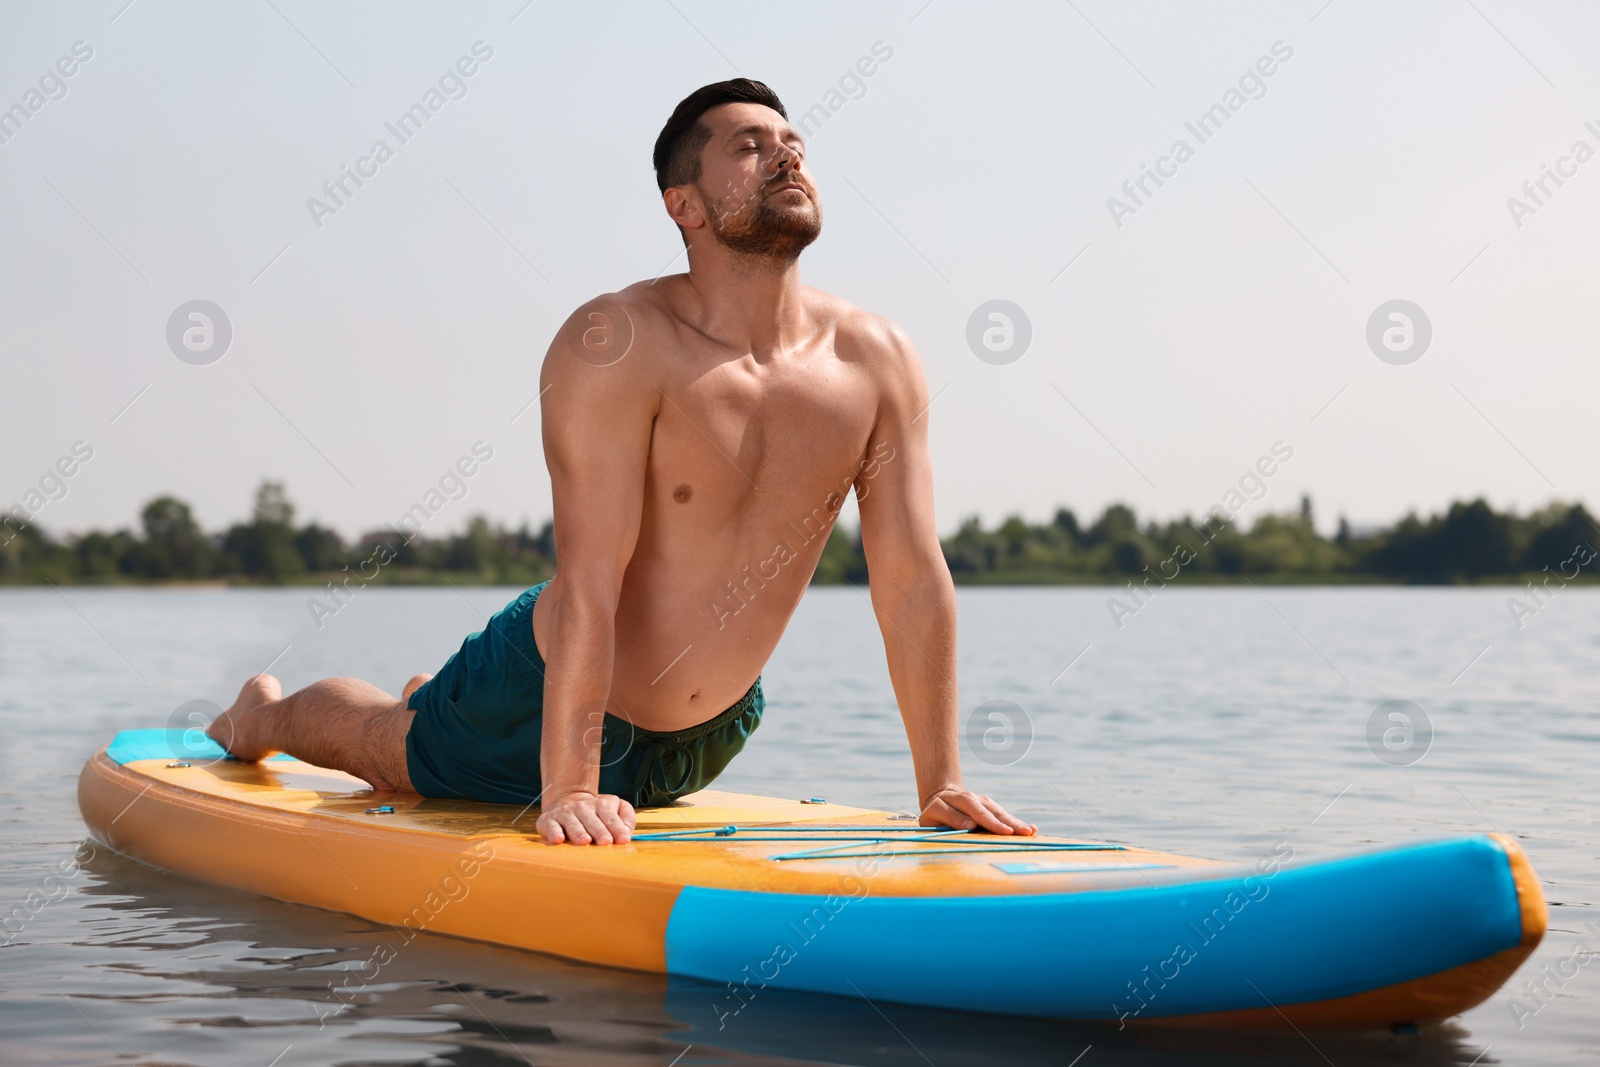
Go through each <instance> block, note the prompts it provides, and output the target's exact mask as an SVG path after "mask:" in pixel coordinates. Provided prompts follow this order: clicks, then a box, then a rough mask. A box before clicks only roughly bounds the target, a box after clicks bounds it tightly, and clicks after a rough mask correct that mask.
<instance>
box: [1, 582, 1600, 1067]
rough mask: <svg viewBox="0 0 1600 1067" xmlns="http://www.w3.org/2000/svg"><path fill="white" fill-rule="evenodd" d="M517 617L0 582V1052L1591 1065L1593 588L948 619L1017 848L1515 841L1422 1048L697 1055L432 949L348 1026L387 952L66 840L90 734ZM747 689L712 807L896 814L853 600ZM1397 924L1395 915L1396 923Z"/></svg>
mask: <svg viewBox="0 0 1600 1067" xmlns="http://www.w3.org/2000/svg"><path fill="white" fill-rule="evenodd" d="M516 592H517V590H511V589H471V590H462V591H456V590H453V589H444V590H433V589H426V590H424V589H401V590H378V589H368V590H364V591H362V592H361V593H360V594H359V595H358V596H357V597H356V599H355V600H353V601H352V602H350V603H349V604H348V605H346V606H345V607H344V608H343V609H342V610H341V611H340V612H339V613H338V614H337V615H335V616H333V617H331V618H325V619H323V620H322V622H323V626H322V628H321V629H320V630H319V629H317V628H316V627H315V626H314V625H313V623H312V619H311V615H310V613H309V611H308V610H307V608H306V591H304V590H301V591H294V590H281V591H280V590H271V591H233V590H227V591H224V590H193V591H166V590H159V591H147V590H94V589H76V588H67V589H63V590H61V591H59V592H57V591H53V590H51V589H48V588H46V589H43V590H10V591H3V592H0V742H3V743H0V801H3V804H4V821H3V829H0V849H3V855H0V904H3V907H0V913H5V914H8V915H10V916H11V919H10V921H9V923H8V924H7V927H6V929H5V931H3V932H0V945H3V947H0V1062H3V1063H5V1064H7V1065H15V1067H31V1065H33V1064H65V1063H70V1064H119V1063H136V1064H152V1065H153V1064H163V1065H166V1064H206V1065H219V1067H220V1065H229V1067H232V1065H238V1067H296V1065H303V1064H335V1063H338V1064H455V1065H460V1067H468V1065H471V1067H488V1065H501V1064H504V1065H514V1064H526V1063H534V1064H541V1065H542V1064H569V1063H570V1064H580V1063H581V1064H591V1063H601V1064H617V1065H622V1064H630V1065H631V1064H658V1065H668V1064H673V1063H676V1064H682V1065H688V1064H699V1063H774V1064H776V1063H818V1062H824V1063H847V1064H874V1065H877V1064H884V1065H889V1064H932V1065H937V1067H956V1065H965V1064H990V1063H993V1064H1001V1063H1004V1064H1026V1063H1055V1064H1068V1063H1072V1062H1074V1057H1078V1056H1080V1055H1081V1057H1082V1058H1081V1060H1078V1061H1076V1062H1078V1063H1080V1064H1081V1067H1102V1065H1107V1067H1108V1065H1111V1064H1160V1065H1168V1064H1171V1065H1178V1064H1185V1065H1187V1064H1232V1063H1241V1064H1242V1063H1250V1064H1268V1063H1285V1064H1290V1063H1294V1064H1299V1063H1305V1064H1327V1063H1332V1064H1337V1065H1339V1067H1345V1065H1349V1064H1365V1063H1386V1064H1387V1063H1392V1062H1396V1061H1403V1062H1406V1063H1414V1064H1460V1065H1468V1064H1485V1065H1487V1064H1519V1065H1520V1064H1567V1063H1573V1062H1579V1061H1583V1060H1591V1061H1592V1060H1595V1059H1597V1058H1600V957H1597V958H1595V959H1590V958H1589V957H1588V956H1587V955H1586V954H1584V953H1583V952H1581V951H1580V952H1578V953H1577V955H1576V956H1575V955H1574V950H1575V948H1578V947H1579V946H1580V945H1581V944H1582V943H1583V942H1584V941H1585V939H1587V943H1588V944H1589V945H1592V946H1593V947H1594V948H1596V949H1597V950H1600V908H1597V904H1600V858H1597V857H1600V817H1597V814H1596V810H1597V801H1600V789H1597V787H1596V780H1597V779H1596V774H1595V770H1596V763H1597V757H1600V719H1597V717H1596V714H1595V711H1596V708H1600V590H1586V589H1579V588H1572V589H1565V590H1561V591H1559V592H1558V593H1556V594H1555V595H1554V596H1553V597H1550V598H1549V599H1548V601H1547V602H1546V603H1544V604H1543V605H1542V606H1541V607H1539V609H1538V611H1537V612H1536V613H1534V614H1532V615H1529V614H1526V613H1522V615H1521V617H1520V619H1519V618H1516V617H1514V616H1513V614H1512V612H1511V611H1510V610H1509V608H1508V606H1507V597H1508V596H1509V595H1511V594H1512V593H1513V592H1514V590H1511V589H1494V588H1487V589H1389V588H1357V589H1299V588H1295V589H1280V588H1275V587H1263V588H1261V589H1255V588H1250V587H1243V588H1238V589H1232V588H1230V589H1177V588H1169V589H1167V590H1163V591H1161V592H1160V593H1159V594H1158V595H1157V596H1155V597H1154V598H1153V599H1152V600H1150V601H1149V602H1148V603H1146V604H1145V605H1144V606H1142V607H1141V608H1140V609H1139V610H1138V611H1137V612H1136V613H1135V614H1133V615H1128V614H1126V613H1121V616H1120V619H1118V618H1114V616H1113V613H1112V612H1111V611H1110V610H1108V606H1107V597H1108V594H1110V593H1111V592H1112V591H1111V590H1107V589H1060V588H1048V589H1046V588H1038V589H962V590H961V591H960V592H959V603H960V625H961V639H960V647H961V658H960V690H961V706H962V709H963V717H964V719H965V718H967V717H969V716H972V715H974V714H981V715H982V716H983V719H982V720H981V722H980V724H979V728H978V729H977V730H975V731H974V732H973V733H972V734H971V735H970V737H969V740H968V742H967V748H968V751H967V752H966V754H965V769H966V775H967V782H968V785H969V786H970V787H972V788H975V789H979V790H981V791H983V792H987V793H989V794H990V795H991V796H994V797H996V798H998V799H1001V800H1002V801H1004V802H1005V803H1006V804H1007V805H1008V806H1010V807H1011V808H1012V809H1013V810H1014V811H1017V812H1018V813H1020V814H1023V815H1024V816H1025V817H1028V818H1029V819H1031V821H1034V822H1037V823H1039V824H1040V826H1041V828H1042V829H1043V830H1045V831H1046V832H1052V833H1060V834H1070V835H1076V836H1082V837H1093V838H1102V837H1103V838H1108V839H1110V840H1113V841H1119V842H1129V843H1134V844H1138V845H1142V846H1149V847H1154V848H1159V849H1166V850H1170V851H1176V852H1183V853H1189V854H1195V855H1204V856H1213V857H1217V858H1222V859H1240V860H1250V859H1254V858H1257V857H1261V856H1266V855H1269V854H1270V853H1271V852H1272V850H1273V848H1274V846H1275V845H1276V844H1277V843H1279V842H1284V841H1287V842H1290V843H1291V844H1292V846H1293V848H1294V850H1295V854H1296V855H1297V856H1316V855H1329V854H1335V853H1338V852H1341V851H1349V850H1355V849H1361V848H1365V847H1369V846H1371V845H1373V844H1378V843H1396V842H1403V841H1407V840H1411V839H1414V838H1418V837H1426V836H1435V835H1439V834H1444V833H1461V832H1477V831H1486V830H1490V829H1496V830H1499V831H1502V832H1504V833H1507V834H1510V835H1512V836H1514V837H1515V838H1517V839H1518V840H1519V841H1521V843H1522V844H1523V846H1524V848H1525V849H1526V850H1527V851H1528V853H1529V855H1530V857H1531V858H1532V860H1533V862H1534V864H1535V866H1536V867H1537V868H1538V870H1539V872H1540V874H1541V876H1542V877H1543V879H1544V881H1545V892H1546V895H1547V896H1548V897H1549V899H1550V902H1551V910H1550V916H1551V929H1550V933H1549V934H1548V935H1547V937H1546V938H1545V940H1544V943H1543V944H1542V945H1541V946H1540V949H1539V951H1538V953H1537V954H1536V955H1535V957H1534V958H1533V959H1532V960H1531V961H1530V962H1529V963H1528V964H1525V965H1524V968H1523V970H1522V971H1521V972H1519V973H1518V975H1517V976H1516V977H1515V978H1514V979H1513V980H1512V983H1511V984H1510V985H1509V986H1508V987H1507V989H1505V990H1502V991H1501V992H1500V993H1499V994H1497V995H1495V996H1494V997H1492V998H1491V999H1490V1000H1488V1001H1487V1002H1486V1003H1484V1004H1483V1005H1481V1006H1480V1007H1478V1008H1476V1009H1474V1010H1473V1011H1471V1012H1468V1013H1467V1014H1466V1015H1464V1016H1461V1017H1460V1018H1457V1019H1455V1020H1452V1021H1450V1022H1448V1023H1446V1024H1444V1025H1441V1026H1437V1027H1429V1028H1425V1029H1424V1030H1423V1031H1422V1033H1420V1034H1417V1035H1392V1034H1372V1035H1357V1036H1337V1035H1323V1034H1311V1035H1301V1034H1296V1033H1288V1034H1283V1035H1266V1036H1248V1035H1234V1034H1210V1035H1206V1034H1185V1033H1172V1032H1157V1031H1135V1030H1130V1031H1126V1032H1118V1031H1117V1030H1116V1029H1114V1028H1113V1027H1107V1026H1098V1025H1071V1024H1055V1023H1044V1022H1037V1021H1018V1020H1015V1019H1000V1018H992V1017H984V1016H978V1015H962V1014H959V1013H941V1012H933V1011H923V1010H918V1009H913V1008H904V1007H898V1006H893V1005H881V1004H880V1005H871V1004H867V1003H864V1002H860V1001H851V1000H844V999H835V998H829V997H818V996H801V995H788V994H778V993H775V992H771V991H764V992H763V994H762V995H761V996H760V997H759V998H757V999H756V1000H755V1001H753V1002H752V1003H751V1004H750V1005H749V1006H748V1007H747V1008H746V1009H745V1010H744V1011H743V1012H741V1013H740V1014H739V1016H738V1017H737V1019H735V1020H732V1021H731V1022H730V1024H729V1025H728V1026H727V1027H725V1028H724V1029H721V1030H718V1029H717V1028H716V1026H715V1018H714V1016H713V1015H712V1014H711V1012H710V1010H709V1008H708V1004H709V1003H710V999H709V998H708V997H707V995H706V993H705V991H704V990H703V989H699V988H696V987H694V986H692V984H681V983H677V982H672V983H669V982H668V981H667V980H665V979H662V978H657V977H652V976H647V975H638V974H630V973H623V972H615V971H609V970H605V969H602V968H594V967H587V966H583V965H579V964H574V963H569V962H565V961H561V960H556V959H550V958H546V957H542V956H538V955H535V954H532V953H526V952H519V951H512V950H505V949H498V948H494V947H490V946H485V945H481V944H475V943H471V942H466V941H460V940H455V939H452V938H448V937H443V936H435V935H431V934H424V935H421V936H419V937H418V938H416V940H414V941H412V942H411V943H409V944H408V945H407V946H406V948H405V950H404V951H403V952H401V953H399V954H398V958H397V959H395V960H394V961H393V962H392V963H390V964H388V965H387V966H386V967H385V968H384V970H383V973H382V976H381V977H382V979H383V980H382V982H381V984H371V985H367V986H365V987H364V992H363V995H362V996H361V997H360V998H358V1000H357V1003H355V1004H354V1005H345V1004H344V1002H343V1001H342V1000H340V999H338V998H337V997H335V996H334V995H333V994H332V993H331V992H330V991H329V987H330V984H331V983H333V982H334V981H335V980H336V979H338V978H339V977H340V976H341V974H342V972H344V971H346V970H349V969H352V968H356V967H359V966H361V965H362V964H363V963H364V962H365V961H367V960H368V959H369V958H371V957H372V956H373V953H374V951H375V949H376V948H377V946H378V945H380V944H381V943H382V942H383V938H384V935H385V934H386V933H392V931H390V930H389V928H388V927H383V926H379V925H377V924H373V923H369V922H366V921H364V920H361V919H356V918H352V917H350V916H345V915H337V914H332V913H327V912H322V911H318V910H316V909H312V908H307V907H301V906H295V905H288V904H281V903H277V902H273V901H269V900H264V899H260V898H256V897H253V896H251V895H249V894H246V893H240V892H235V891H230V890H220V889H214V888H211V887H208V886H205V885H200V884H197V883H193V882H189V881H186V880H183V879H180V878H177V877H174V876H171V875H168V874H164V873H162V872H160V871H157V870H153V869H151V868H149V867H146V866H144V865H142V864H140V863H137V862H135V861H132V860H129V859H126V858H124V857H121V856H119V855H116V854H115V853H112V852H109V851H108V850H106V849H105V848H104V847H100V846H93V847H91V846H89V845H88V844H86V842H87V835H86V832H85V830H84V827H83V823H82V821H81V819H80V817H79V814H78V809H77V802H76V796H75V788H76V779H77V774H78V770H79V768H80V767H81V766H82V764H83V761H84V760H85V759H86V758H87V757H88V756H89V755H91V754H92V753H93V752H94V751H96V750H97V749H98V748H100V747H101V746H102V745H104V744H105V743H106V741H108V740H109V739H110V738H111V736H112V735H113V734H114V733H115V732H116V731H117V730H118V729H121V728H128V727H134V726H161V725H166V724H168V722H169V721H170V720H171V719H172V718H173V716H174V715H175V714H177V715H179V717H180V718H181V715H182V712H181V711H180V709H182V708H183V706H184V705H185V704H186V703H187V702H189V701H194V700H209V701H215V702H220V703H223V704H226V703H227V702H228V700H230V699H231V697H232V694H233V693H234V691H235V690H236V689H237V686H238V683H239V681H240V680H241V679H242V678H243V677H245V676H246V675H249V674H251V673H254V672H257V671H260V670H262V669H263V668H265V667H266V666H267V665H268V664H269V663H274V664H275V666H274V668H273V669H274V672H275V673H277V674H278V675H279V676H280V678H282V680H283V681H284V683H285V685H286V686H289V687H293V686H298V685H303V684H305V683H307V682H309V681H312V680H315V679H316V678H319V677H324V676H327V675H334V674H350V675H357V676H361V677H365V678H368V679H371V680H373V681H375V682H377V683H378V684H380V685H383V686H384V687H385V688H388V689H390V690H391V691H395V692H397V691H398V689H399V686H400V684H401V683H402V682H403V680H404V679H405V678H407V677H409V676H410V675H411V674H413V673H416V672H418V671H432V670H434V669H435V668H436V667H437V666H438V665H439V664H440V663H442V662H443V660H444V659H445V657H447V656H448V655H449V653H450V652H451V651H453V650H454V649H455V647H456V646H457V645H459V643H460V641H461V638H462V636H463V635H465V634H466V633H468V632H470V631H472V630H476V629H478V628H480V627H481V626H482V622H483V618H484V616H485V615H487V614H489V613H492V612H493V611H494V610H496V609H497V608H499V607H500V606H501V605H503V604H504V603H505V602H506V601H508V600H510V599H511V597H512V596H514V595H515V594H516ZM1119 621H1120V623H1121V625H1120V627H1119V626H1118V622H1119ZM1519 622H1520V624H1521V625H1520V628H1519V626H1518V623H1519ZM765 686H766V692H767V698H768V710H767V715H766V720H765V722H764V723H763V725H762V727H761V729H760V730H759V731H758V732H757V734H756V735H755V737H754V738H753V739H752V741H751V744H750V746H749V747H748V748H747V749H746V750H745V752H744V753H743V754H742V755H741V756H740V757H739V759H738V760H737V761H735V763H734V765H733V766H732V767H731V768H730V769H729V770H728V772H726V773H725V774H724V776H723V777H722V778H721V779H719V780H718V783H717V784H718V787H719V788H728V789H733V790H738V791H743V792H753V793H764V794H772V795H779V796H791V797H810V796H823V797H827V798H829V799H830V800H834V801H835V802H840V803H849V804H858V805H865V806H878V807H884V808H888V809H891V810H893V809H903V808H907V807H910V806H913V805H914V803H915V790H914V786H913V780H912V775H911V763H910V758H909V755H908V752H907V748H906V742H905V734H904V731H903V729H902V727H901V725H900V722H899V717H898V712H897V710H896V708H895V705H894V700H893V696H892V692H891V690H890V687H889V680H888V673H887V670H886V669H885V666H884V659H883V651H882V644H881V640H880V638H879V636H878V633H877V630H876V626H875V623H874V619H873V615H872V611H871V608H870V605H869V603H868V601H867V598H866V596H865V594H864V593H863V592H862V591H860V590H856V589H850V588H819V589H813V590H812V591H811V592H810V593H808V595H807V596H806V598H805V600H804V602H803V603H802V604H801V606H800V609H799V611H798V612H797V613H796V615H795V618H794V621H793V624H792V625H791V627H790V630H789V632H788V634H787V635H786V636H785V638H784V640H783V643H782V644H781V645H780V646H779V648H778V650H777V653H776V654H775V655H774V657H773V659H772V661H771V662H770V663H769V665H768V667H767V669H766V671H765ZM992 701H1003V702H1007V703H1000V704H993V703H989V702H992ZM1391 701H1403V702H1406V703H1398V704H1389V703H1387V702H1391ZM995 709H999V710H1000V711H1003V712H1005V715H1004V716H1003V717H999V718H994V717H990V716H989V712H990V711H993V710H995ZM1391 713H1397V714H1401V715H1402V716H1403V718H1391ZM1375 719H1376V726H1375V727H1373V726H1372V724H1373V722H1374V720H1375ZM1408 724H1409V725H1408ZM1385 731H1388V733H1387V734H1385ZM52 872H55V873H56V874H57V875H59V876H60V877H59V878H53V877H51V875H52ZM30 894H34V895H33V896H30ZM30 901H31V902H32V903H31V904H30V903H29V902H30ZM1413 906H1417V904H1416V903H1415V902H1405V901H1397V902H1396V919H1397V921H1403V918H1404V913H1405V910H1406V908H1407V907H1413ZM1423 906H1425V904H1424V905H1423ZM14 909H20V910H14ZM1063 963H1064V965H1067V963H1066V961H1063ZM1544 968H1549V969H1548V970H1544ZM1530 979H1537V980H1538V981H1540V982H1541V983H1542V987H1543V988H1542V989H1540V990H1538V991H1536V993H1535V992H1529V991H1528V990H1527V989H1525V987H1524V984H1525V983H1526V982H1527V981H1529V980H1530ZM976 980H979V979H977V977H976V976H973V975H967V974H962V973H959V972H952V973H951V974H950V976H949V981H950V982H951V983H952V984H955V985H958V986H959V985H960V984H961V983H963V982H970V981H976ZM1085 1050H1087V1051H1085Z"/></svg>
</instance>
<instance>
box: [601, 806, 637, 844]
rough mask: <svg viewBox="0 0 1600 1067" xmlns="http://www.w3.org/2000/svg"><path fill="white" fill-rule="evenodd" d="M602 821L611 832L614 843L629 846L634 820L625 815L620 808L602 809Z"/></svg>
mask: <svg viewBox="0 0 1600 1067" xmlns="http://www.w3.org/2000/svg"><path fill="white" fill-rule="evenodd" d="M600 819H601V821H602V822H603V823H604V824H605V828H606V829H607V830H608V831H609V832H610V834H611V839H612V840H613V841H615V842H616V843H617V844H619V845H623V844H627V842H628V838H629V836H630V833H629V831H631V830H632V829H633V827H632V826H631V825H629V824H630V823H631V822H632V820H631V819H629V818H627V817H626V816H624V815H623V813H622V810H621V808H620V807H616V808H612V807H606V808H602V809H601V811H600Z"/></svg>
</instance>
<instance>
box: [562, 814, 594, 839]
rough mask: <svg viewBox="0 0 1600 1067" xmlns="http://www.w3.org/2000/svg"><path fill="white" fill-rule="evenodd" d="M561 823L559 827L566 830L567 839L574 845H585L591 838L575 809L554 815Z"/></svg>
mask: <svg viewBox="0 0 1600 1067" xmlns="http://www.w3.org/2000/svg"><path fill="white" fill-rule="evenodd" d="M556 819H557V820H558V821H559V822H560V823H561V829H563V830H565V831H566V834H567V840H568V841H571V842H572V843H573V844H574V845H587V844H588V843H589V841H590V840H591V837H590V834H589V831H588V829H587V828H585V826H584V824H583V819H582V817H581V816H580V815H579V813H578V812H576V811H563V812H560V813H559V814H557V815H556Z"/></svg>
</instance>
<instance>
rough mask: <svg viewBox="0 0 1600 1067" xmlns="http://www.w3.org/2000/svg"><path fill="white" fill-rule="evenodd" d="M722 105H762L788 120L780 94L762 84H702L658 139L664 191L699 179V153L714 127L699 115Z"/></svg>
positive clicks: (659, 182) (657, 154) (737, 80)
mask: <svg viewBox="0 0 1600 1067" xmlns="http://www.w3.org/2000/svg"><path fill="white" fill-rule="evenodd" d="M722 104H761V105H763V106H764V107H770V108H771V109H772V110H774V111H776V112H777V113H778V114H780V115H782V116H783V117H784V118H785V119H787V118H788V117H789V113H788V112H787V111H785V110H784V109H783V101H782V100H779V99H778V94H777V93H775V92H773V91H772V90H771V89H769V88H767V86H766V85H764V84H763V83H761V82H758V81H752V80H750V79H749V78H734V79H733V80H732V81H725V82H713V83H712V84H710V85H702V86H701V87H700V88H698V89H696V90H695V91H694V92H692V93H690V94H689V95H688V96H686V97H684V98H683V100H681V101H680V102H679V103H678V106H677V107H676V108H674V109H673V111H672V117H671V118H669V119H668V120H667V124H666V125H665V126H663V127H661V135H660V136H659V137H657V138H656V150H655V155H654V159H655V165H656V185H657V186H658V187H659V188H660V189H661V191H662V192H666V191H667V188H668V187H669V186H673V185H687V184H688V183H690V182H692V181H695V180H697V179H698V178H699V177H700V151H701V149H703V148H705V146H706V142H707V141H709V140H711V127H709V126H707V125H706V124H705V123H703V122H701V121H700V116H702V115H704V114H705V113H706V112H707V111H710V110H711V109H712V108H714V107H718V106H720V105H722Z"/></svg>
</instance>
